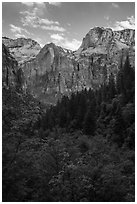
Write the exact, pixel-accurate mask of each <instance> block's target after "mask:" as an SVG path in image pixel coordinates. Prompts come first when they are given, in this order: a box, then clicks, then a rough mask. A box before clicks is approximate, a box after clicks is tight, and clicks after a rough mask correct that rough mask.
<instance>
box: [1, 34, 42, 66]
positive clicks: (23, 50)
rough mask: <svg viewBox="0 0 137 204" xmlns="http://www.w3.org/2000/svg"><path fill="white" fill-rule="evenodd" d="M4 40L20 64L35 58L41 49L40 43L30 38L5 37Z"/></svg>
mask: <svg viewBox="0 0 137 204" xmlns="http://www.w3.org/2000/svg"><path fill="white" fill-rule="evenodd" d="M2 42H3V44H4V45H5V46H6V47H8V49H9V51H10V53H11V55H12V56H13V57H14V58H15V59H16V60H17V61H18V63H19V64H21V63H24V62H26V61H29V60H30V59H33V58H35V57H36V55H37V54H38V53H39V51H40V49H41V47H40V45H39V44H38V43H37V42H36V41H34V40H32V39H30V38H28V39H26V38H17V39H10V38H7V37H3V38H2Z"/></svg>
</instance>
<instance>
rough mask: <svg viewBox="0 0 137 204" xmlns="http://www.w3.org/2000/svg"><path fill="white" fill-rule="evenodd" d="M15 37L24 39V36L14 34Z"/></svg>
mask: <svg viewBox="0 0 137 204" xmlns="http://www.w3.org/2000/svg"><path fill="white" fill-rule="evenodd" d="M15 37H16V38H26V35H23V34H19V33H17V34H15Z"/></svg>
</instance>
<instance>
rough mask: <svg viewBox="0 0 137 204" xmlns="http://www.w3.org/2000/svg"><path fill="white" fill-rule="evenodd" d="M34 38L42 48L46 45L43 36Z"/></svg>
mask: <svg viewBox="0 0 137 204" xmlns="http://www.w3.org/2000/svg"><path fill="white" fill-rule="evenodd" d="M33 39H34V40H35V41H36V42H38V43H39V44H40V46H41V48H42V47H44V44H43V41H42V39H41V38H39V37H36V38H33Z"/></svg>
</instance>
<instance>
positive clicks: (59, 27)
mask: <svg viewBox="0 0 137 204" xmlns="http://www.w3.org/2000/svg"><path fill="white" fill-rule="evenodd" d="M41 28H42V29H43V30H52V31H58V32H65V31H66V29H65V28H63V27H61V26H55V25H51V26H41Z"/></svg>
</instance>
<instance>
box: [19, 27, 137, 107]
mask: <svg viewBox="0 0 137 204" xmlns="http://www.w3.org/2000/svg"><path fill="white" fill-rule="evenodd" d="M134 45H135V31H134V30H129V29H127V30H123V31H112V30H111V29H109V28H107V29H105V28H99V27H96V28H93V29H91V30H90V31H89V32H88V34H87V35H86V36H85V38H84V39H83V42H82V44H81V46H80V48H79V49H78V50H77V51H75V52H72V51H70V50H67V49H63V48H61V47H59V46H56V45H55V44H53V43H50V44H47V45H45V46H44V47H43V48H42V49H41V50H40V52H39V53H38V55H37V56H36V57H35V58H34V59H31V60H29V61H27V62H24V63H23V64H21V65H20V67H21V68H22V70H23V73H24V80H25V81H24V89H25V88H28V89H29V90H30V91H31V93H32V94H33V95H34V96H35V97H37V98H38V99H39V100H40V101H42V102H44V103H48V104H54V103H56V101H57V100H58V99H59V98H60V97H61V96H62V95H69V94H71V93H72V92H76V91H81V90H82V89H84V88H87V89H89V88H95V89H96V88H98V87H99V86H100V85H101V84H102V83H104V82H106V81H107V80H108V77H109V75H110V74H111V73H112V74H114V75H116V73H117V72H118V69H119V64H120V62H121V58H122V59H123V61H124V60H125V58H126V55H127V54H128V55H129V60H130V63H131V65H132V66H133V67H134V61H135V60H134V58H135V50H134Z"/></svg>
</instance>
